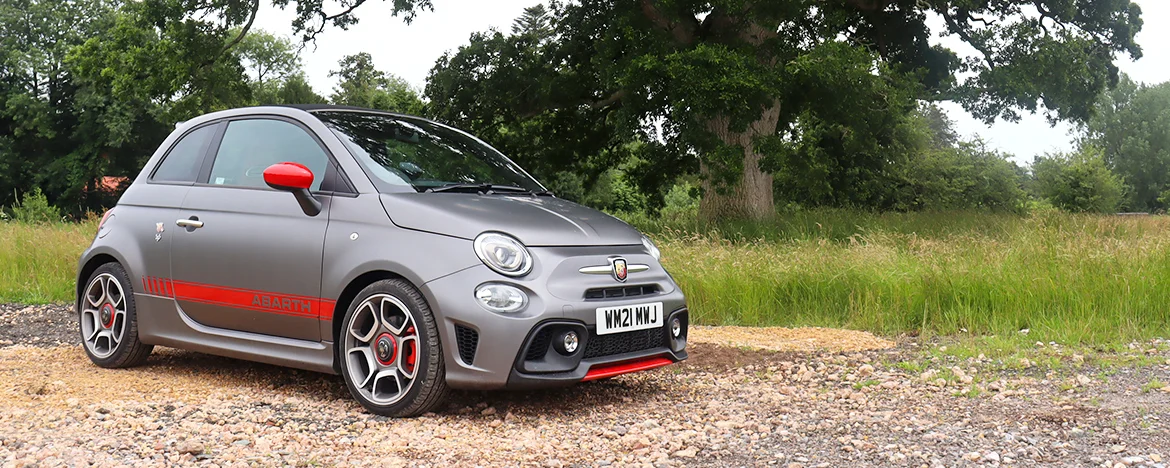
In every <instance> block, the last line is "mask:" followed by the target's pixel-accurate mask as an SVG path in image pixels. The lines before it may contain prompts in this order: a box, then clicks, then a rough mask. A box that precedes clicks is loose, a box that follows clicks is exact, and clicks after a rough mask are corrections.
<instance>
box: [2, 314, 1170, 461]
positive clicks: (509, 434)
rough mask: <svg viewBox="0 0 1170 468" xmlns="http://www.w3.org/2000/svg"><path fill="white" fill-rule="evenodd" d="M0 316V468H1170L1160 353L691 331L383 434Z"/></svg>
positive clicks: (217, 378) (224, 371)
mask: <svg viewBox="0 0 1170 468" xmlns="http://www.w3.org/2000/svg"><path fill="white" fill-rule="evenodd" d="M0 321H2V323H3V325H4V326H3V328H0V465H3V466H34V465H37V466H58V465H90V464H97V465H123V464H130V465H152V466H153V465H161V464H193V465H201V466H237V465H238V466H250V465H262V466H267V465H286V464H287V465H298V466H307V465H339V464H347V465H349V464H352V465H359V466H365V465H372V464H375V463H378V464H384V465H388V466H403V465H410V466H422V465H429V466H447V465H452V464H458V465H509V466H512V465H534V466H604V465H617V466H627V465H647V466H759V465H763V466H767V465H777V466H790V467H795V466H805V467H813V466H976V465H984V466H1000V465H1003V466H1017V465H1019V466H1036V465H1044V466H1164V465H1165V463H1166V459H1167V458H1170V430H1168V429H1170V428H1168V423H1170V393H1167V392H1168V391H1170V387H1167V390H1164V389H1158V388H1156V387H1157V385H1156V383H1151V382H1153V381H1155V380H1157V381H1161V382H1170V352H1167V351H1165V349H1166V346H1165V345H1166V343H1163V342H1157V343H1140V344H1135V345H1134V346H1132V347H1131V348H1132V349H1131V351H1130V352H1129V353H1120V354H1119V355H1118V357H1126V358H1129V357H1132V358H1134V359H1141V362H1142V363H1143V364H1141V365H1126V366H1105V365H1098V364H1097V360H1096V359H1093V358H1090V359H1089V360H1088V361H1085V362H1084V363H1081V362H1080V358H1079V357H1077V356H1073V357H1072V358H1071V359H1072V360H1073V361H1074V362H1071V363H1069V364H1068V365H1067V366H1059V367H1057V368H1056V370H1051V369H1049V368H1042V367H1041V366H1035V365H1031V363H1028V362H1020V363H1013V364H1016V365H1012V366H1005V365H1002V364H1003V363H997V362H995V361H993V360H989V359H980V358H971V359H967V360H962V361H958V360H954V359H950V360H948V359H947V358H941V359H940V358H935V359H934V360H933V361H932V360H931V359H930V358H924V356H926V355H927V353H925V352H924V351H923V350H922V349H923V348H926V347H927V345H925V344H918V343H914V342H910V341H906V342H899V343H896V344H895V343H890V342H887V341H885V340H881V339H878V338H875V337H873V336H872V335H869V334H865V333H857V332H848V331H842V330H819V331H818V330H817V329H808V330H798V331H785V330H783V329H765V330H756V331H755V332H753V330H751V329H726V330H721V329H720V328H696V333H695V336H694V337H693V340H692V341H693V343H692V346H691V349H690V353H691V359H690V360H689V361H687V362H685V363H682V364H679V365H675V366H670V367H667V368H664V369H662V370H657V371H651V372H643V373H639V374H633V375H627V376H621V377H618V378H615V379H611V380H607V381H602V382H593V383H588V384H583V385H578V386H575V387H572V388H568V389H561V390H554V391H542V392H524V393H520V392H493V393H479V392H466V393H458V394H456V395H455V396H454V398H453V399H452V401H451V404H450V405H449V407H447V408H445V409H444V410H443V411H440V412H439V413H437V414H428V415H425V416H423V417H419V418H415V419H410V420H391V419H386V418H382V417H375V416H371V415H369V414H366V413H364V412H363V411H362V410H361V408H360V407H359V406H358V405H357V404H356V403H355V402H353V401H352V400H351V399H350V397H349V395H348V394H347V393H346V391H345V388H344V386H343V384H342V383H341V381H340V379H339V378H338V377H335V376H328V375H322V374H315V373H311V372H304V371H298V370H291V369H285V368H280V367H275V366H268V365H263V364H254V363H248V362H243V361H237V360H232V359H226V358H219V357H214V356H207V355H202V354H197V353H191V352H185V351H178V350H172V349H163V348H159V349H156V351H155V353H154V354H153V355H152V357H151V359H150V360H149V361H148V363H147V364H146V365H144V366H142V367H138V368H135V369H127V370H102V369H98V368H97V367H95V366H93V365H92V364H90V363H89V362H88V360H87V359H86V358H85V355H84V353H83V352H82V350H81V348H80V346H79V345H77V344H74V342H75V340H74V338H73V336H74V334H75V333H76V332H75V325H74V323H73V321H72V320H71V311H70V310H69V307H68V306H36V307H22V306H15V305H2V306H0ZM810 340H811V341H810ZM713 342H714V343H722V344H713ZM786 342H787V343H790V344H789V345H785V343H786ZM810 342H812V343H823V346H821V347H817V346H810V345H809V343H810ZM786 346H787V348H786ZM755 348H760V349H755ZM842 350H847V351H842ZM1130 355H1132V356H1130ZM1101 362H1102V363H1104V362H1106V361H1101ZM1109 362H1112V361H1109Z"/></svg>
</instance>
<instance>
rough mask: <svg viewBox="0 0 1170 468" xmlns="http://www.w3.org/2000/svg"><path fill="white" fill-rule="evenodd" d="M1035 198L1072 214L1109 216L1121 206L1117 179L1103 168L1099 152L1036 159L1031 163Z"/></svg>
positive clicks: (1089, 150)
mask: <svg viewBox="0 0 1170 468" xmlns="http://www.w3.org/2000/svg"><path fill="white" fill-rule="evenodd" d="M1032 173H1033V175H1034V177H1035V179H1036V180H1035V190H1036V195H1037V196H1039V197H1041V198H1043V199H1045V200H1048V201H1049V202H1050V203H1052V205H1053V206H1055V207H1057V208H1060V209H1063V210H1067V211H1072V212H1092V213H1112V212H1116V211H1117V208H1118V207H1119V206H1120V205H1121V200H1122V195H1123V192H1122V190H1123V184H1122V181H1121V178H1120V177H1118V176H1117V175H1115V174H1113V173H1112V172H1111V171H1110V170H1109V168H1108V167H1106V166H1105V160H1104V158H1103V156H1102V152H1101V150H1099V149H1097V148H1096V147H1093V146H1085V147H1083V148H1081V150H1080V151H1079V152H1077V153H1074V154H1052V155H1047V156H1039V157H1037V158H1036V160H1035V162H1033V163H1032Z"/></svg>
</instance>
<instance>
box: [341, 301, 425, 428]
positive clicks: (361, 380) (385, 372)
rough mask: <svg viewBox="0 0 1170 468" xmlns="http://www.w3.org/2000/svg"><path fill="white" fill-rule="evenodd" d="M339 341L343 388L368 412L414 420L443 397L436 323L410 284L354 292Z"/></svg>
mask: <svg viewBox="0 0 1170 468" xmlns="http://www.w3.org/2000/svg"><path fill="white" fill-rule="evenodd" d="M339 341H340V351H341V356H340V361H341V375H342V377H343V378H344V379H345V385H346V387H348V388H349V393H350V394H351V395H353V397H354V398H355V399H357V401H358V403H361V405H362V406H363V407H365V408H366V410H368V411H370V412H371V413H374V414H379V415H382V416H391V417H412V416H418V415H420V414H423V413H425V412H427V411H431V410H432V409H434V408H435V407H436V406H438V405H439V403H441V402H442V401H443V399H444V398H445V397H446V394H447V381H446V373H445V370H444V367H443V351H442V345H441V343H440V341H439V329H438V325H437V324H436V323H435V318H434V315H433V314H431V309H430V307H429V306H428V305H427V302H426V300H425V299H424V298H423V296H422V294H421V293H419V292H418V290H417V289H415V288H414V287H413V286H411V285H410V284H409V283H407V282H405V281H402V280H397V279H388V280H382V281H378V282H376V283H374V284H371V285H369V286H367V287H366V288H365V289H363V290H362V291H361V292H360V293H358V295H357V299H356V300H354V302H353V303H351V304H350V306H349V310H348V311H347V312H346V314H345V321H344V322H343V323H342V328H341V337H340V340H339Z"/></svg>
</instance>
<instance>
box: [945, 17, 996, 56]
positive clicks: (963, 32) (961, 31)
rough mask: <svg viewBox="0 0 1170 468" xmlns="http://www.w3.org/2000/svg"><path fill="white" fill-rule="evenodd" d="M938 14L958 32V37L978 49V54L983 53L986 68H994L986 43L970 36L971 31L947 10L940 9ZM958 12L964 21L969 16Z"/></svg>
mask: <svg viewBox="0 0 1170 468" xmlns="http://www.w3.org/2000/svg"><path fill="white" fill-rule="evenodd" d="M939 14H940V15H942V17H943V20H945V21H946V23H947V26H949V27H950V28H951V31H952V32H954V33H955V34H958V35H959V38H961V39H963V42H966V43H968V44H970V45H971V47H974V48H975V50H977V51H979V53H980V54H983V61H984V62H987V67H988V68H991V69H995V61H994V60H992V57H993V55H992V53H991V51H989V50H988V49H987V46H986V45H984V44H983V43H982V42H979V41H976V40H975V38H973V37H971V33H970V32H969V31H967V29H966V28H965V27H963V26H961V25H960V24H959V21H958V20H956V19H955V17H954V16H951V14H950V13H949V12H948V11H947V10H941V11H939ZM959 14H960V15H962V16H963V17H964V21H966V19H967V18H970V16H969V15H967V14H966V13H964V12H962V11H961V10H960V13H959Z"/></svg>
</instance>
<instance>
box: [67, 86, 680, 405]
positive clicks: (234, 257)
mask: <svg viewBox="0 0 1170 468" xmlns="http://www.w3.org/2000/svg"><path fill="white" fill-rule="evenodd" d="M77 298H78V299H77V304H76V307H77V314H78V319H79V323H80V327H79V328H80V333H81V339H82V341H83V343H84V347H85V351H86V353H87V354H88V355H89V358H90V359H91V360H92V361H93V362H94V363H95V364H97V365H98V366H101V367H111V368H114V367H127V366H133V365H136V364H140V363H142V362H143V361H144V360H145V359H146V357H147V356H148V355H149V354H150V352H151V350H152V348H153V346H155V345H160V346H169V347H174V348H182V349H188V350H194V351H198V352H204V353H210V354H217V355H222V356H229V357H233V358H239V359H247V360H252V361H259V362H265V363H271V364H278V365H283V366H290V367H296V368H301V369H308V370H313V371H319V372H327V373H335V374H340V375H341V376H342V378H343V380H344V381H345V385H346V386H347V387H348V388H349V391H350V393H351V394H352V395H353V397H354V398H356V399H357V400H358V402H360V403H361V405H362V406H364V407H365V408H366V409H367V410H369V411H370V412H373V413H377V414H381V415H386V416H401V417H407V416H414V415H419V414H422V413H424V412H426V411H429V410H432V409H434V408H435V407H436V405H438V404H439V403H440V402H441V401H442V400H443V397H444V395H445V394H446V392H447V390H448V389H449V388H460V389H503V388H507V389H518V388H540V387H551V386H558V385H568V384H572V383H575V382H580V381H586V380H595V379H604V378H608V377H612V376H615V375H619V374H624V373H628V372H634V371H640V370H645V369H652V368H656V367H660V366H664V365H668V364H671V363H674V362H678V361H681V360H683V359H686V357H687V353H686V350H685V348H686V341H687V327H688V323H687V309H686V302H685V300H684V298H683V294H682V292H681V291H680V290H679V288H678V286H677V285H676V284H675V282H674V281H673V279H672V278H671V277H670V275H669V274H668V273H667V272H666V270H664V269H663V268H662V265H661V264H660V263H659V252H658V249H657V248H656V247H655V246H654V244H653V243H651V242H650V240H649V239H647V238H646V237H645V236H643V235H642V234H640V233H639V232H638V231H637V230H635V229H633V228H632V227H630V226H629V225H627V224H625V223H623V222H622V221H619V220H618V219H616V218H613V217H611V216H609V215H606V214H604V213H601V212H598V211H595V210H592V209H589V208H586V207H583V206H581V205H577V204H574V203H571V202H568V201H565V200H562V199H559V198H556V197H554V196H553V195H552V194H550V193H549V192H548V191H547V190H545V187H544V186H542V185H541V184H540V182H537V181H536V180H535V179H534V178H533V177H532V176H530V175H528V173H526V172H525V171H524V170H523V169H521V168H520V167H519V166H517V165H516V164H515V163H513V162H512V161H511V160H509V159H508V158H507V157H505V156H504V155H502V154H500V153H499V152H498V151H496V150H494V149H493V148H492V147H490V146H488V145H487V144H486V143H484V142H483V141H480V140H479V139H476V138H475V137H472V136H471V135H468V134H467V133H464V132H462V131H459V130H456V129H453V128H451V127H448V126H445V125H441V124H438V123H435V122H432V121H429V120H426V119H422V118H418V117H410V116H405V115H397V114H390V113H385V112H379V111H372V110H365V109H356V108H344V107H332V106H292V107H254V108H246V109H234V110H228V111H222V112H216V113H212V114H208V115H204V116H202V117H199V118H196V119H193V120H190V121H187V122H184V123H182V124H180V125H179V126H178V127H177V128H176V130H175V131H174V132H173V133H172V134H171V135H170V136H169V137H167V139H166V141H164V142H163V144H162V145H161V146H160V147H159V148H158V150H157V151H156V152H155V153H154V155H153V156H151V158H150V160H149V161H148V162H147V163H146V167H144V168H143V169H142V171H141V172H140V173H139V174H138V176H137V178H136V179H134V181H133V183H132V184H131V185H130V186H129V188H127V189H126V192H125V193H124V194H123V195H122V197H121V199H120V200H119V201H118V203H117V205H116V206H115V207H114V208H112V209H110V210H109V211H108V212H106V213H105V215H104V216H103V217H102V220H101V224H100V225H99V227H98V232H97V234H96V236H95V237H94V240H93V244H92V245H91V246H90V247H89V249H87V250H86V251H85V252H84V253H83V254H82V256H81V259H80V261H79V264H78V274H77Z"/></svg>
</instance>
